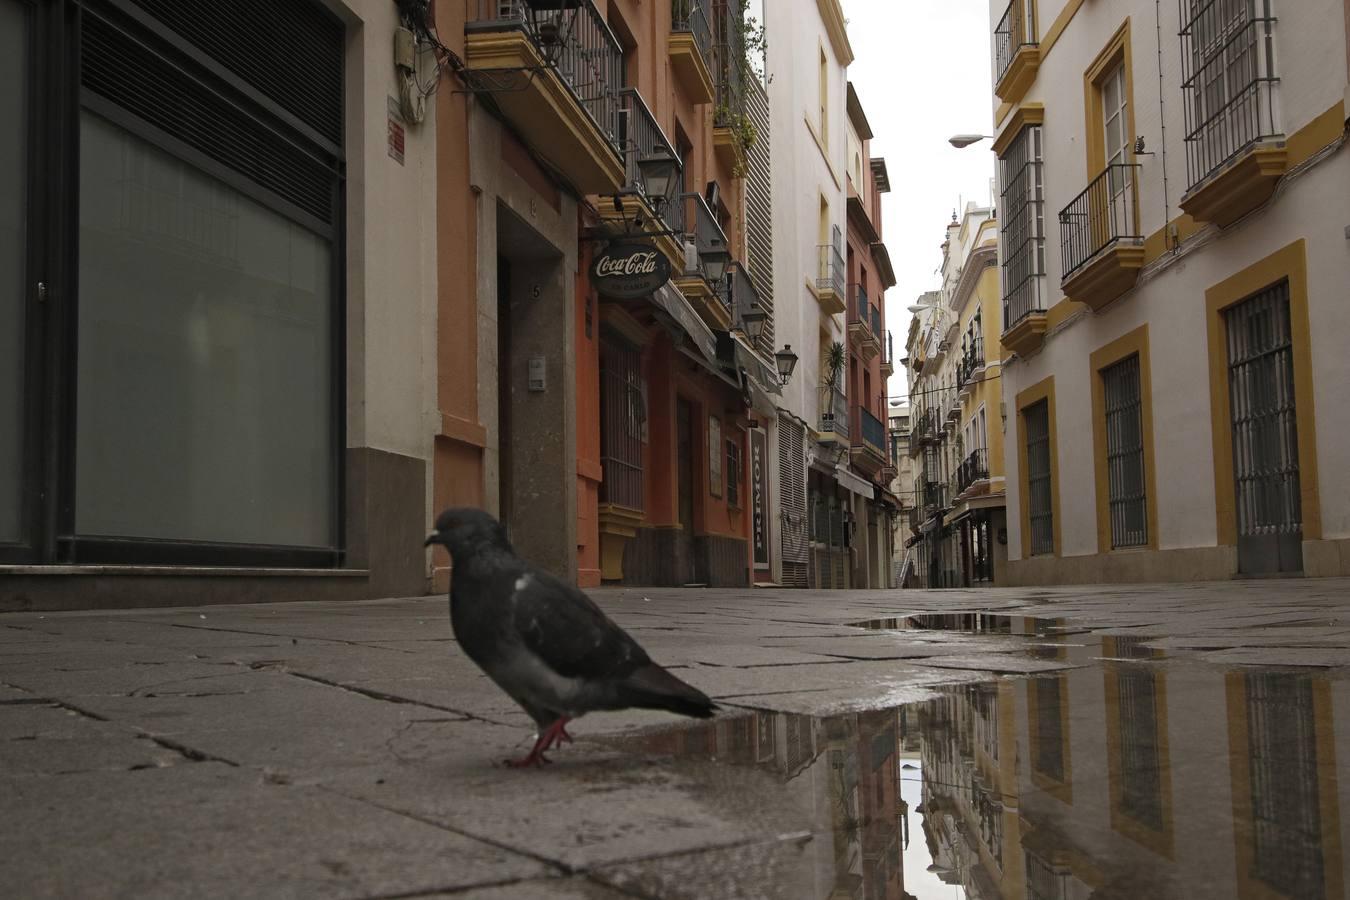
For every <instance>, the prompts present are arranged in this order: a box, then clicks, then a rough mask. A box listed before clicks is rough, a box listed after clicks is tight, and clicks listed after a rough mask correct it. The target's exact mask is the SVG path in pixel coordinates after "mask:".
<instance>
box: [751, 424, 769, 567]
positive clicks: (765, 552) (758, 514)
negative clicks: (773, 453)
mask: <svg viewBox="0 0 1350 900" xmlns="http://www.w3.org/2000/svg"><path fill="white" fill-rule="evenodd" d="M767 466H768V460H767V459H766V458H765V434H764V431H763V430H762V429H759V428H755V429H753V430H752V431H751V432H750V499H751V508H752V510H753V513H754V526H755V527H754V542H755V547H754V549H755V568H756V569H767V568H768V567H769V485H768V482H767V480H766V478H765V475H766V474H767V473H766V468H767Z"/></svg>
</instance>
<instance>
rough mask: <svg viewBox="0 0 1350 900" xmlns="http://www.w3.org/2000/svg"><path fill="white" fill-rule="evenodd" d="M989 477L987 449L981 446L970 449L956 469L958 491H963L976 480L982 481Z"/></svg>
mask: <svg viewBox="0 0 1350 900" xmlns="http://www.w3.org/2000/svg"><path fill="white" fill-rule="evenodd" d="M988 477H989V451H987V450H985V449H984V448H983V447H979V448H976V449H975V450H972V451H970V455H969V456H967V457H966V458H965V459H964V460H963V461H962V462H961V465H960V466H959V467H957V470H956V484H957V488H958V491H964V490H966V488H968V487H970V486H971V485H972V484H975V482H977V481H984V480H985V479H987V478H988Z"/></svg>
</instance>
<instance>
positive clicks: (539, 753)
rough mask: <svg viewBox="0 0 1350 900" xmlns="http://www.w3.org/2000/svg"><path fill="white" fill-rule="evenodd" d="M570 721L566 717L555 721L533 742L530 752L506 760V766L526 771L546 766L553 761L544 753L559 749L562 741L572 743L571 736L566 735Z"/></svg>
mask: <svg viewBox="0 0 1350 900" xmlns="http://www.w3.org/2000/svg"><path fill="white" fill-rule="evenodd" d="M569 721H571V720H570V719H568V718H567V717H566V716H564V717H563V718H561V719H555V720H554V721H553V724H551V725H549V726H548V727H547V728H545V729H544V730H543V732H541V733H540V735H539V738H538V739H537V740H536V741H535V742H534V747H533V748H531V750H530V752H529V753H528V754H527V755H525V756H523V757H521V758H520V759H508V760H506V765H507V766H508V767H509V768H512V769H528V768H529V767H531V766H537V767H542V766H546V765H548V764H549V763H551V762H553V760H551V759H549V758H548V757H547V756H545V755H544V751H545V750H548V749H550V748H552V747H561V746H562V744H563V741H567V743H569V744H570V743H572V736H571V735H570V734H568V733H567V728H566V726H567V723H568V722H569Z"/></svg>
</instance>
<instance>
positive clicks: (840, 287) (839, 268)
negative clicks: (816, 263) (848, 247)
mask: <svg viewBox="0 0 1350 900" xmlns="http://www.w3.org/2000/svg"><path fill="white" fill-rule="evenodd" d="M819 250H820V269H819V274H817V275H816V290H818V291H834V293H835V294H836V295H837V296H840V297H842V296H844V271H845V270H844V254H843V253H842V252H841V251H840V249H839V247H838V245H836V244H821V245H820V248H819Z"/></svg>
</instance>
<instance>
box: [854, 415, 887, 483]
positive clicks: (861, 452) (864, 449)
mask: <svg viewBox="0 0 1350 900" xmlns="http://www.w3.org/2000/svg"><path fill="white" fill-rule="evenodd" d="M853 424H854V426H855V427H854V430H853V443H852V447H851V450H850V456H851V458H852V460H853V464H854V465H855V466H857V467H858V468H859V469H861V470H862V471H864V472H865V473H867V474H868V475H876V474H877V473H878V472H880V471H881V467H882V466H884V465H886V463H887V461H888V460H889V457H888V456H887V455H886V426H885V425H884V424H883V423H882V421H881V420H880V419H878V418H877V417H876V416H874V415H873V414H872V412H871V411H870V410H868V409H865V408H863V407H861V406H857V407H854V409H853Z"/></svg>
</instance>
